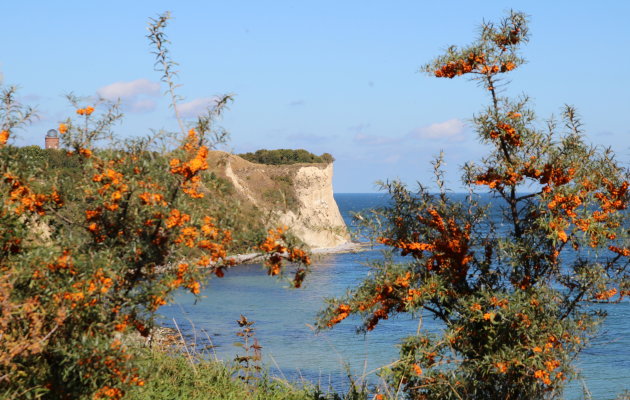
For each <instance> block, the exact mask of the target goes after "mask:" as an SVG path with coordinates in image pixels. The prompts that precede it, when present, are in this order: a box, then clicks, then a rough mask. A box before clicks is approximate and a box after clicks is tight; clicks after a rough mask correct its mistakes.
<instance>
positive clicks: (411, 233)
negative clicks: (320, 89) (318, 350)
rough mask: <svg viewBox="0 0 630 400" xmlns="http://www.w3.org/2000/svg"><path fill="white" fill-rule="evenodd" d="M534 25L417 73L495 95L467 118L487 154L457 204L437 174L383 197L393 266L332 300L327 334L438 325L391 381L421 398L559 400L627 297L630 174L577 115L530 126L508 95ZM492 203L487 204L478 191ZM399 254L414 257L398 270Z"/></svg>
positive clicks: (409, 351)
mask: <svg viewBox="0 0 630 400" xmlns="http://www.w3.org/2000/svg"><path fill="white" fill-rule="evenodd" d="M527 41H528V27H527V19H526V17H525V16H524V15H523V14H522V13H517V12H512V13H510V14H509V15H508V16H507V17H506V18H505V19H503V20H502V21H501V22H499V23H496V24H495V23H491V22H488V23H484V24H483V25H482V27H481V30H480V34H479V37H478V38H477V40H476V41H474V42H473V43H472V44H471V45H469V46H466V47H463V48H459V47H455V46H453V47H450V48H449V49H448V50H447V52H446V54H444V55H442V56H440V57H438V58H436V59H435V60H434V61H432V62H431V63H429V64H427V65H426V66H425V67H424V68H423V69H424V71H426V72H427V73H429V74H430V75H433V76H435V77H438V78H455V77H458V76H467V77H469V78H470V79H472V80H474V81H476V82H478V83H480V84H481V86H482V87H484V88H485V89H486V90H487V92H488V93H489V95H490V105H489V106H488V108H486V109H485V110H484V111H482V112H481V113H480V114H478V115H476V116H475V117H474V119H473V123H474V126H475V128H476V132H477V134H478V136H479V139H480V140H481V141H482V142H483V143H484V144H486V145H488V146H489V148H490V149H491V152H490V153H489V155H488V156H486V157H485V158H484V159H483V160H482V161H481V163H480V164H479V165H475V164H473V163H468V164H466V165H465V166H464V168H463V181H464V184H465V186H466V187H467V189H468V190H469V195H468V197H467V200H466V201H463V202H457V201H455V200H454V198H453V197H452V196H449V195H448V194H447V192H446V189H445V187H444V180H443V173H442V167H441V158H438V159H437V160H436V162H434V167H435V171H436V183H437V185H438V187H439V189H440V191H439V193H438V194H431V193H430V192H429V191H428V190H427V189H425V188H423V187H421V188H420V191H419V192H418V193H412V192H411V191H410V190H409V189H407V188H406V187H405V186H404V185H403V184H401V183H399V182H391V183H388V184H385V185H384V187H385V188H386V189H387V190H388V191H389V193H390V195H391V197H392V205H391V206H389V207H386V208H384V209H382V210H379V211H378V212H376V213H374V214H373V215H372V217H371V218H367V219H366V220H369V223H370V224H371V226H372V227H373V232H374V235H375V237H376V239H377V240H378V242H379V243H381V244H382V245H384V246H386V248H388V249H390V254H392V256H390V257H388V258H385V259H384V260H383V261H381V262H377V263H373V265H372V268H373V271H372V273H371V274H370V275H369V276H368V277H367V278H366V280H365V281H364V282H363V283H361V284H360V285H359V286H358V287H356V288H354V289H353V290H352V291H351V292H350V293H349V294H348V295H347V296H345V297H342V298H338V299H331V300H330V305H329V306H328V307H327V308H326V309H325V310H324V311H322V314H321V319H320V321H319V325H320V327H321V328H330V327H332V326H334V325H335V324H338V323H340V322H341V321H342V320H344V319H345V318H347V317H348V316H350V315H352V314H357V315H359V316H361V317H363V319H364V320H363V325H362V329H363V330H365V331H370V330H372V329H374V328H375V327H376V326H377V325H378V324H379V322H380V321H382V320H386V319H388V318H389V317H390V316H392V315H396V314H399V313H411V314H415V315H418V314H421V313H422V314H423V315H425V316H426V315H431V316H432V317H434V318H435V319H436V320H437V321H439V322H440V326H441V330H440V331H439V332H435V331H433V332H429V331H427V330H424V329H420V328H419V331H418V334H417V335H414V336H411V337H408V338H406V339H404V340H403V341H402V343H401V345H400V359H399V361H398V362H396V363H394V364H393V366H392V367H391V368H389V369H388V372H386V373H385V374H384V376H386V377H387V380H388V383H389V385H390V386H391V388H392V390H391V391H392V393H399V392H402V393H404V395H405V396H406V397H407V398H413V399H460V400H461V399H508V398H509V399H551V398H559V397H561V396H562V389H563V387H564V385H565V384H566V382H567V381H568V380H569V379H571V378H572V377H574V372H575V370H574V368H573V361H574V359H575V356H576V355H577V354H578V353H579V352H580V351H581V350H582V349H583V348H584V347H585V346H586V345H587V344H588V342H589V339H591V338H592V337H593V335H594V334H596V332H597V326H598V325H599V324H600V323H601V322H602V320H603V317H604V315H605V313H604V312H603V311H602V310H601V309H600V308H599V307H597V304H598V303H603V302H605V303H614V302H619V301H621V300H622V299H623V298H624V296H627V295H628V294H629V293H630V292H629V288H630V280H629V279H628V278H629V276H628V263H629V256H630V245H629V241H628V213H627V210H626V208H627V205H628V197H629V196H628V171H627V169H625V168H624V167H622V166H621V165H619V164H618V162H617V161H616V160H615V158H614V154H613V152H612V151H611V150H610V149H602V148H599V147H593V146H590V145H588V144H587V143H586V142H585V140H584V136H583V131H582V125H581V123H580V121H579V118H578V117H577V115H576V112H575V110H574V109H573V108H572V107H568V106H567V107H566V108H565V110H564V112H563V114H562V117H563V118H562V121H561V123H560V124H559V123H558V122H557V121H554V120H550V121H547V123H546V126H545V127H544V128H541V124H540V123H539V122H538V121H537V119H536V118H535V115H534V112H533V111H532V110H531V109H530V108H529V107H528V100H527V98H517V99H511V98H508V97H505V96H502V95H501V91H499V88H500V87H501V84H505V81H503V82H502V76H504V75H505V74H507V73H509V72H510V71H512V70H514V69H516V68H518V67H519V66H521V65H522V64H523V63H524V59H523V58H522V57H521V56H520V55H519V50H520V48H521V46H522V45H523V44H524V43H526V42H527ZM478 190H481V191H489V192H490V193H491V194H492V203H491V205H490V206H488V205H485V204H481V203H480V202H479V201H478V200H479V197H478V196H477V193H476V192H477V191H478ZM393 254H396V255H399V256H403V257H406V258H407V262H397V261H396V260H395V259H394V258H393Z"/></svg>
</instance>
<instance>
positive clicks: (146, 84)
mask: <svg viewBox="0 0 630 400" xmlns="http://www.w3.org/2000/svg"><path fill="white" fill-rule="evenodd" d="M96 92H97V93H98V94H99V96H101V97H103V98H105V99H107V100H111V101H116V100H118V99H121V100H123V101H125V100H129V101H133V100H135V99H136V98H137V97H138V96H140V95H146V96H159V95H160V84H159V83H157V82H151V81H150V80H148V79H136V80H135V81H131V82H114V83H112V84H111V85H107V86H103V87H102V88H100V89H98V90H97V91H96Z"/></svg>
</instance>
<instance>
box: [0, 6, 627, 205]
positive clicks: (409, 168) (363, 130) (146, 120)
mask: <svg viewBox="0 0 630 400" xmlns="http://www.w3.org/2000/svg"><path fill="white" fill-rule="evenodd" d="M0 3H1V7H0V8H1V9H2V11H1V16H2V17H1V18H0V38H2V39H0V74H1V76H2V81H3V84H4V85H17V86H18V87H19V98H20V100H21V101H22V102H23V103H25V104H29V105H32V106H35V107H36V108H37V110H38V113H39V119H38V120H37V121H36V122H34V123H33V124H31V125H30V126H28V127H27V128H25V129H24V130H22V131H20V132H18V135H19V137H18V138H16V139H15V142H14V143H15V144H17V145H32V144H37V145H41V146H43V143H44V135H45V132H46V131H47V130H48V129H50V128H55V127H57V125H58V123H59V122H60V121H62V120H64V119H65V118H67V117H68V116H73V113H74V110H73V109H72V108H71V107H70V105H69V104H68V102H67V101H66V100H65V98H64V95H65V94H67V93H70V92H72V93H74V94H76V95H79V96H92V97H93V96H96V95H100V96H102V97H106V98H110V99H117V98H120V99H121V101H122V106H123V111H124V114H125V117H124V119H123V121H122V123H120V124H118V125H117V126H116V128H115V131H116V133H117V134H118V135H119V136H121V137H130V136H145V135H147V134H149V133H150V132H151V130H152V129H154V130H158V129H166V130H173V131H174V130H177V123H176V120H175V118H174V115H173V112H172V110H171V109H169V106H168V105H169V100H168V98H167V97H166V96H164V95H163V93H164V91H165V89H166V87H165V86H164V84H161V83H160V74H159V73H158V72H156V71H154V69H153V64H154V58H153V56H152V55H151V48H150V46H149V42H148V39H147V38H146V34H147V23H148V21H149V18H150V17H157V16H158V15H159V14H161V13H163V12H164V11H170V12H171V13H172V16H173V19H172V20H171V21H170V22H169V26H168V27H167V29H166V33H167V35H168V38H169V40H170V41H171V45H170V51H171V57H172V58H173V60H174V61H176V62H178V64H179V65H178V70H179V75H178V78H177V83H178V84H181V87H179V88H178V89H177V90H178V93H179V94H180V95H181V96H182V97H183V100H182V101H181V102H180V109H181V110H182V114H183V116H184V117H185V118H186V120H187V121H189V122H192V121H193V120H194V117H195V116H196V115H197V114H198V113H199V112H202V111H203V109H204V107H205V106H207V105H208V104H210V102H211V101H212V99H214V98H216V96H218V95H222V94H228V93H230V94H234V95H235V97H234V98H235V101H234V102H233V103H232V104H231V106H230V109H229V111H227V113H226V114H225V116H224V117H223V119H222V121H221V125H222V126H223V127H224V128H225V129H227V130H228V131H229V132H230V135H231V139H230V141H229V143H228V144H227V146H225V147H224V148H223V149H224V150H227V151H232V152H235V153H242V152H248V151H255V150H257V149H262V148H266V149H277V148H296V149H297V148H304V149H307V150H309V151H311V152H314V153H317V154H321V153H324V152H328V153H331V154H332V155H333V156H334V157H335V159H336V162H335V165H334V169H335V175H334V181H333V185H334V190H335V192H338V193H360V192H375V191H377V190H378V187H377V186H376V184H375V182H376V181H379V180H380V181H387V180H393V179H400V180H402V181H403V182H406V183H407V184H409V185H410V186H411V187H414V186H415V185H416V182H420V183H422V184H423V185H426V186H429V187H432V185H431V177H432V173H431V170H432V167H431V163H430V162H431V160H432V159H433V158H434V157H435V156H436V155H437V154H439V152H440V151H444V157H445V160H446V170H447V186H449V187H450V188H452V189H453V190H454V191H458V190H461V187H462V186H461V183H460V180H459V176H460V172H459V168H460V167H461V165H463V164H464V163H465V162H466V161H469V160H473V161H474V160H479V159H480V158H481V157H482V156H483V155H485V154H487V152H488V151H489V149H488V148H486V147H484V146H483V145H481V144H480V143H479V142H478V140H477V138H476V136H475V133H474V130H473V128H472V127H471V122H470V119H471V118H472V116H473V115H474V114H475V113H479V112H481V111H482V110H483V108H484V107H485V106H486V105H487V102H488V94H487V93H486V91H485V90H483V89H482V88H479V87H478V86H477V85H476V84H475V83H474V82H470V81H467V80H466V79H453V80H447V79H436V78H433V77H431V76H428V75H426V74H423V73H420V72H419V69H420V67H421V66H422V65H423V64H425V63H427V62H428V61H430V60H431V59H433V58H434V57H436V56H438V55H440V54H441V52H443V51H444V49H446V48H447V47H448V46H449V45H452V44H457V45H465V44H467V43H469V42H471V41H472V40H473V39H474V37H475V35H476V33H477V32H478V26H479V24H480V23H481V22H482V21H483V20H488V21H496V20H498V19H499V18H501V17H502V16H504V15H505V13H506V11H508V10H510V9H514V10H518V11H522V12H525V13H526V14H528V15H529V16H530V19H531V23H530V32H531V40H530V42H529V43H528V44H527V45H526V46H525V47H524V49H523V55H524V57H525V58H526V59H527V60H528V63H527V64H525V65H523V66H522V67H520V68H519V69H517V70H515V71H513V73H512V74H511V77H510V80H511V84H510V86H509V87H508V89H507V90H506V94H508V95H520V94H523V93H526V94H527V95H529V96H530V97H531V98H532V105H533V108H534V110H535V111H536V113H537V115H538V116H539V117H540V118H541V119H545V118H548V117H550V116H551V115H552V114H555V115H558V114H559V113H560V111H561V109H562V107H563V105H564V104H571V105H574V106H575V107H577V109H578V113H579V115H580V116H581V117H582V122H583V123H584V126H585V130H586V136H587V138H588V140H589V141H590V142H591V143H593V144H597V145H601V146H605V147H612V148H613V149H614V150H615V151H616V152H617V156H618V159H619V160H620V161H621V162H622V163H624V164H625V165H628V163H629V160H630V140H628V138H629V137H630V124H629V123H628V122H629V119H630V118H629V115H630V107H629V106H630V77H629V76H628V74H627V73H628V71H629V68H628V66H630V52H628V49H630V24H628V23H627V15H629V14H630V2H628V1H622V0H618V1H606V0H602V1H598V2H595V1H575V0H573V1H553V2H551V1H548V0H546V1H511V2H510V1H492V0H489V1H483V2H470V1H466V2H464V1H455V0H454V1H450V2H448V3H445V2H437V1H432V2H428V1H420V0H416V1H395V0H392V1H368V0H364V1H351V0H347V1H341V0H336V1H327V0H319V1H242V0H237V1H229V2H226V1H214V0H207V1H178V2H174V1H158V0H153V1H125V2H123V1H117V0H112V1H107V2H86V1H71V0H66V1H63V2H61V1H57V2H53V1H44V0H41V1H29V0H22V1H19V2H18V1H9V0H0ZM97 111H98V110H97Z"/></svg>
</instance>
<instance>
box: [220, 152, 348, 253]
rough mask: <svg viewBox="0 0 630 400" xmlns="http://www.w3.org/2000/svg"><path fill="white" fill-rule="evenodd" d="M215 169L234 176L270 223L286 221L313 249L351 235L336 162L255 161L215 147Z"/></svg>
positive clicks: (245, 196)
mask: <svg viewBox="0 0 630 400" xmlns="http://www.w3.org/2000/svg"><path fill="white" fill-rule="evenodd" d="M209 164H210V165H211V168H212V165H214V168H212V170H213V172H215V173H216V174H217V175H219V176H221V177H223V178H225V179H227V180H229V181H230V182H231V183H232V185H233V186H234V189H235V192H236V194H237V195H238V196H239V197H240V198H241V200H242V201H247V202H251V203H252V204H253V205H255V206H256V207H257V208H258V209H259V210H260V211H261V212H262V214H263V215H264V218H266V223H267V224H268V226H269V227H274V226H282V225H286V226H288V227H289V229H290V231H291V232H292V233H293V234H294V235H295V236H297V237H298V238H300V239H301V240H302V241H303V242H304V243H306V244H307V245H309V246H310V247H311V248H313V249H317V248H328V247H336V246H339V245H342V244H345V243H348V242H349V241H350V237H349V235H348V230H347V228H346V225H345V223H344V221H343V218H342V217H341V214H340V213H339V208H338V207H337V203H336V202H335V199H334V198H333V188H332V176H333V165H332V164H293V165H263V164H255V163H251V162H249V161H246V160H244V159H242V158H241V157H238V156H235V155H231V154H228V153H224V152H220V151H214V152H211V154H210V155H209Z"/></svg>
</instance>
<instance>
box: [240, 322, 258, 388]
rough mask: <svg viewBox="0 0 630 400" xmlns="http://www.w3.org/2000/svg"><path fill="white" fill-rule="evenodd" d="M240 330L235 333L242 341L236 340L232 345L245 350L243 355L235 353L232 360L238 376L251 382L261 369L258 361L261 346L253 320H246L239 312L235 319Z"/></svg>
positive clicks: (255, 378)
mask: <svg viewBox="0 0 630 400" xmlns="http://www.w3.org/2000/svg"><path fill="white" fill-rule="evenodd" d="M236 323H237V324H238V326H239V327H240V328H241V331H240V332H238V333H237V334H236V335H237V336H238V337H240V338H241V340H242V342H236V343H234V345H236V346H238V347H241V348H242V349H243V351H244V352H245V354H244V355H242V356H241V355H238V354H237V355H236V357H235V358H234V362H235V363H236V364H237V366H238V372H239V374H238V377H239V378H240V379H242V380H243V381H245V382H251V381H252V380H254V381H255V380H257V379H258V378H259V376H258V374H259V373H260V371H261V370H262V367H261V366H260V362H261V361H262V353H261V350H262V346H261V345H260V343H259V342H258V339H257V338H256V329H255V328H254V326H253V325H254V323H255V322H254V321H250V320H248V319H247V318H246V317H245V316H244V315H242V314H241V318H239V319H238V321H236Z"/></svg>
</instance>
